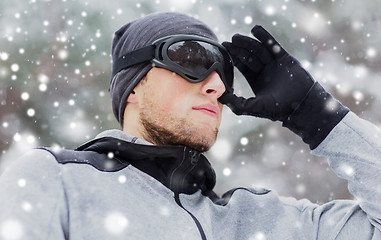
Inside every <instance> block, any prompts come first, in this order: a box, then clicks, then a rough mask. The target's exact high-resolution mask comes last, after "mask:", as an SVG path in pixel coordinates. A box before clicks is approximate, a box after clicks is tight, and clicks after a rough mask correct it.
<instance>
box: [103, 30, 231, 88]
mask: <svg viewBox="0 0 381 240" xmlns="http://www.w3.org/2000/svg"><path fill="white" fill-rule="evenodd" d="M147 61H151V63H152V66H153V67H159V68H164V69H167V70H170V71H173V72H175V73H177V74H179V75H180V76H181V77H183V78H185V79H186V80H188V81H189V82H192V83H198V82H201V81H203V80H204V79H206V78H207V77H208V76H209V75H210V74H211V73H212V72H213V71H216V72H217V73H218V75H219V76H220V78H221V80H222V81H223V83H224V85H225V88H226V91H227V92H233V68H234V65H233V61H232V58H231V56H230V55H229V53H228V51H227V50H226V48H225V47H224V46H222V45H221V44H219V43H217V42H215V41H213V40H210V39H208V38H205V37H200V36H196V35H185V34H182V35H170V36H166V37H163V38H160V39H158V40H156V41H154V42H153V43H152V44H151V45H149V46H146V47H143V48H140V49H137V50H134V51H131V52H127V53H126V54H124V55H123V56H122V57H120V58H119V59H118V60H116V61H115V62H114V63H113V70H112V78H111V79H113V78H114V76H115V75H116V74H117V73H118V72H119V71H121V70H123V69H125V68H128V67H132V66H134V65H136V64H139V63H143V62H147Z"/></svg>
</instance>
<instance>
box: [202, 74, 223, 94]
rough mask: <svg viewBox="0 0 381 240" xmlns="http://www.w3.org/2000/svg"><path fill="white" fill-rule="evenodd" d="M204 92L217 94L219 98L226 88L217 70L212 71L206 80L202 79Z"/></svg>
mask: <svg viewBox="0 0 381 240" xmlns="http://www.w3.org/2000/svg"><path fill="white" fill-rule="evenodd" d="M202 83H203V86H202V89H201V91H202V94H204V95H215V96H216V98H219V97H220V96H221V95H222V94H223V93H224V92H225V90H226V88H225V84H224V82H223V81H222V80H221V77H220V75H218V73H217V72H212V73H211V74H210V75H209V76H208V77H207V78H206V79H205V80H204V81H202Z"/></svg>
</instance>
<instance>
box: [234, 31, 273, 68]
mask: <svg viewBox="0 0 381 240" xmlns="http://www.w3.org/2000/svg"><path fill="white" fill-rule="evenodd" d="M232 44H233V45H234V46H237V47H240V48H244V49H247V50H248V52H250V53H251V54H252V55H254V56H256V57H257V58H258V59H259V60H260V61H261V62H262V63H263V64H267V63H269V62H271V61H272V60H273V59H274V57H273V55H272V54H270V52H269V51H268V50H267V49H266V48H265V46H263V44H262V43H260V42H259V41H257V40H255V39H253V38H250V37H248V36H244V35H240V34H235V35H234V36H233V37H232Z"/></svg>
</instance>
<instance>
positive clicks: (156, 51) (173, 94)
mask: <svg viewBox="0 0 381 240" xmlns="http://www.w3.org/2000/svg"><path fill="white" fill-rule="evenodd" d="M252 33H253V35H254V36H255V37H256V38H257V39H254V38H250V37H247V36H242V35H238V34H237V35H234V36H233V38H232V42H225V43H224V44H223V46H224V47H223V46H221V45H219V44H218V43H217V42H216V41H217V40H216V37H215V35H214V34H213V32H212V31H211V30H210V29H209V28H208V27H207V26H205V24H203V23H202V22H200V21H198V20H196V19H194V18H191V17H189V16H186V15H182V14H177V13H159V14H152V15H148V16H146V17H144V18H141V19H137V20H136V21H133V22H131V23H129V24H127V25H125V26H123V27H122V28H121V29H120V30H119V31H117V32H116V34H115V38H114V42H113V50H112V56H113V60H114V61H113V76H112V80H111V85H110V94H111V97H112V105H113V111H114V113H115V116H116V118H117V119H118V121H119V122H120V124H121V126H122V128H123V131H119V130H109V131H106V132H103V133H101V134H99V135H98V136H97V137H96V138H95V139H94V140H92V141H90V142H88V143H86V144H84V145H82V146H80V147H79V148H78V149H76V150H75V151H72V150H62V151H58V152H54V151H52V150H49V149H37V150H33V151H32V152H30V153H27V154H26V155H24V156H23V157H22V158H21V159H19V160H18V161H15V163H14V164H13V165H12V166H11V167H9V169H8V170H7V171H6V172H5V173H4V174H3V176H1V178H0V191H1V193H2V194H1V196H0V212H1V214H0V224H1V225H0V226H1V227H2V228H1V229H2V231H3V232H2V238H3V239H7V237H8V238H9V239H10V238H11V237H13V239H346V240H347V239H356V240H357V239H381V232H380V230H381V202H380V199H381V189H380V187H379V182H380V180H381V179H380V178H381V177H380V176H381V174H380V171H381V162H380V159H381V145H380V141H379V138H378V137H379V133H380V131H379V129H377V128H376V127H375V126H373V125H372V124H370V123H368V122H366V121H364V120H361V119H359V118H358V117H357V116H356V115H355V114H353V113H352V112H350V111H349V110H348V109H347V108H345V107H344V106H342V105H341V104H340V103H339V102H338V101H336V100H335V99H334V98H333V97H332V96H331V95H330V94H329V93H327V92H326V91H325V90H324V89H323V88H322V87H321V86H320V85H319V84H318V83H316V82H314V81H313V79H312V77H311V76H310V75H309V74H308V73H307V72H306V71H305V70H304V69H303V68H302V67H301V66H300V64H299V63H298V61H297V60H296V59H294V58H293V57H292V56H290V55H289V54H288V53H287V52H286V51H285V50H284V49H283V48H282V47H281V46H280V45H279V44H278V43H277V42H276V40H275V39H274V38H273V37H272V36H271V35H270V34H269V33H268V32H266V31H265V30H264V29H263V28H262V27H260V26H255V27H254V28H253V29H252ZM229 54H230V55H231V58H232V59H231V58H230V55H229ZM233 63H234V65H235V66H236V67H237V68H238V69H239V70H240V71H241V72H242V74H243V75H244V76H245V78H246V80H247V81H248V83H249V84H250V86H251V88H252V90H253V92H254V93H255V97H252V98H249V99H244V98H241V97H237V96H235V95H234V93H233V89H232V83H233V65H232V64H233ZM222 104H226V105H228V106H229V107H230V108H231V109H232V111H233V112H234V113H236V114H247V115H253V116H257V117H264V118H268V119H271V120H273V121H281V122H282V123H283V126H285V127H287V128H289V129H290V130H292V131H294V132H295V133H297V134H298V135H300V136H301V137H302V139H303V141H305V142H306V143H307V144H309V146H310V148H311V149H312V150H313V151H312V153H314V154H316V155H322V156H326V157H328V158H329V163H330V165H331V167H332V169H333V171H334V172H335V173H336V174H337V175H338V176H339V177H341V178H344V179H347V180H348V184H349V189H350V191H351V192H352V193H353V195H354V196H355V197H356V199H357V200H356V201H351V200H340V201H332V202H329V203H326V204H324V205H321V206H318V205H316V204H313V203H311V202H309V201H307V200H299V201H298V200H296V199H294V198H283V197H279V196H278V195H277V194H276V193H275V192H273V191H270V190H265V189H244V188H238V189H233V190H230V191H228V192H227V193H226V194H224V195H223V196H222V197H219V196H217V195H216V194H215V193H214V192H213V187H214V185H215V175H214V171H213V169H212V167H211V165H210V164H209V162H208V160H207V159H206V158H205V157H204V156H203V155H202V154H201V153H202V152H204V151H207V150H208V149H209V148H210V147H211V146H212V145H213V143H214V142H215V140H216V137H217V132H218V128H219V124H220V120H221V111H222ZM6 227H11V229H6ZM4 229H5V230H4ZM12 230H17V233H14V235H12V233H9V231H12ZM7 234H8V235H7ZM15 236H16V237H15Z"/></svg>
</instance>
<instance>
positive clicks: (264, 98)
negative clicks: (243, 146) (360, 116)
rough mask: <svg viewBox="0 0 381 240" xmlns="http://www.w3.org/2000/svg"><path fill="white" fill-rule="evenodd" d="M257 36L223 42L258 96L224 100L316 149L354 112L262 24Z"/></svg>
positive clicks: (254, 31)
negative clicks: (328, 90)
mask: <svg viewBox="0 0 381 240" xmlns="http://www.w3.org/2000/svg"><path fill="white" fill-rule="evenodd" d="M251 32H252V34H253V35H254V36H255V37H256V38H257V39H258V40H259V41H258V40H256V39H253V38H250V37H247V36H243V35H239V34H236V35H234V36H233V38H232V42H231V43H229V42H224V43H222V44H223V45H224V46H225V47H226V48H227V50H228V51H229V53H230V55H231V56H232V59H233V62H234V65H235V66H236V67H237V68H238V69H239V70H240V72H241V73H242V74H243V75H244V76H245V78H246V80H247V81H248V83H249V85H250V87H251V89H252V90H253V92H254V94H255V97H251V98H248V99H245V98H243V97H237V96H236V95H235V94H234V93H224V94H223V95H222V96H221V97H220V98H219V99H218V100H219V101H220V102H221V103H223V104H226V105H227V106H228V107H229V108H230V109H231V110H232V111H233V112H234V113H235V114H237V115H252V116H256V117H263V118H268V119H271V120H273V121H276V120H279V121H281V122H282V123H283V126H285V127H287V128H289V129H290V130H291V131H293V132H295V133H296V134H298V135H299V136H301V137H302V139H303V141H304V142H306V143H308V144H309V145H310V148H311V149H313V148H315V147H317V145H318V144H320V142H321V141H323V140H324V138H325V137H326V136H327V135H328V134H329V132H330V131H331V130H332V128H333V127H334V126H335V125H336V124H337V123H338V122H340V120H341V119H342V118H343V117H344V116H345V115H346V114H347V113H348V111H349V110H348V109H347V108H345V107H344V106H343V105H341V104H340V103H339V102H338V101H337V100H335V99H334V98H333V97H332V96H331V95H330V94H329V93H328V92H326V91H325V90H324V88H323V87H322V86H321V85H320V84H319V83H317V82H315V81H314V80H313V79H312V77H311V75H310V74H309V73H308V72H307V71H306V70H305V69H304V68H303V67H302V66H301V64H300V63H299V62H298V61H297V60H296V59H295V58H294V57H292V56H291V55H290V54H289V53H287V52H286V51H285V50H284V49H283V48H282V47H281V46H280V44H279V43H278V42H277V41H276V40H275V39H274V38H273V37H272V36H271V35H270V34H269V33H268V32H267V31H266V30H265V29H264V28H263V27H261V26H255V27H254V28H253V29H252V30H251Z"/></svg>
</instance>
